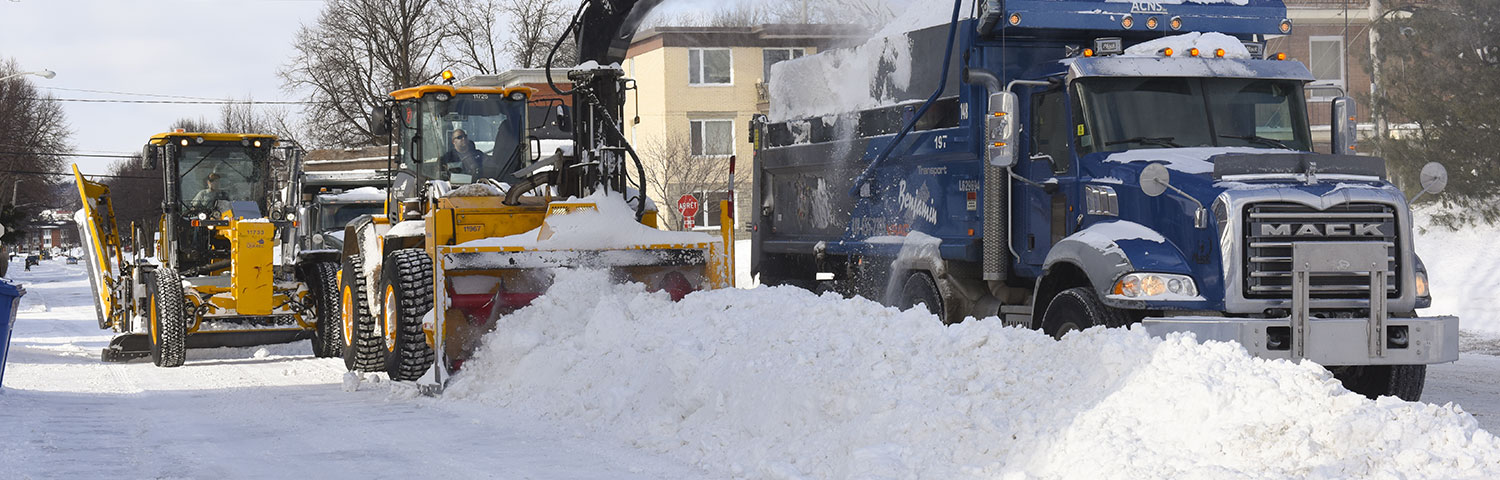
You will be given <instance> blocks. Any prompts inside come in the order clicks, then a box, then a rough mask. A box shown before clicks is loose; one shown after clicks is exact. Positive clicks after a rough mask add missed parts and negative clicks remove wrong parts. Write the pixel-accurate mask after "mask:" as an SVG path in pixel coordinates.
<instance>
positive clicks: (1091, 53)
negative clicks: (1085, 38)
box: [1083, 48, 1094, 57]
mask: <svg viewBox="0 0 1500 480" xmlns="http://www.w3.org/2000/svg"><path fill="white" fill-rule="evenodd" d="M1083 56H1085V57H1092V56H1094V49H1092V48H1085V49H1083Z"/></svg>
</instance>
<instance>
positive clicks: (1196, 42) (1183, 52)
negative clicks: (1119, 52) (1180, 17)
mask: <svg viewBox="0 0 1500 480" xmlns="http://www.w3.org/2000/svg"><path fill="white" fill-rule="evenodd" d="M1199 1H1200V2H1201V3H1209V2H1207V1H1206V0H1199ZM1240 2H1244V0H1240ZM1238 5H1244V3H1238ZM1163 48H1171V49H1172V56H1174V57H1186V56H1188V50H1191V49H1193V48H1197V49H1198V51H1199V52H1200V53H1199V56H1201V57H1205V58H1211V57H1214V51H1215V50H1217V49H1220V48H1222V49H1224V58H1244V59H1248V58H1250V50H1248V49H1246V48H1245V44H1244V43H1241V42H1240V40H1239V39H1238V38H1234V37H1231V36H1229V35H1225V34H1222V33H1218V32H1208V33H1199V32H1190V33H1184V34H1181V35H1173V36H1170V37H1162V38H1158V39H1156V40H1151V41H1148V42H1143V43H1139V44H1136V45H1132V46H1130V47H1129V48H1126V49H1125V56H1129V57H1159V56H1161V53H1159V52H1160V51H1161V50H1162V49H1163Z"/></svg>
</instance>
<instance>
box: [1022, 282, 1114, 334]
mask: <svg viewBox="0 0 1500 480" xmlns="http://www.w3.org/2000/svg"><path fill="white" fill-rule="evenodd" d="M1129 324H1130V319H1129V318H1128V316H1127V315H1126V314H1125V312H1122V311H1120V310H1116V309H1114V308H1110V307H1109V306H1108V305H1105V304H1104V302H1102V301H1100V300H1099V295H1098V294H1095V293H1094V289H1092V288H1089V287H1074V288H1069V289H1067V290H1063V291H1062V292H1060V293H1058V294H1057V296H1055V297H1052V301H1051V302H1050V303H1048V304H1047V312H1046V313H1044V314H1042V331H1043V332H1046V333H1047V334H1048V335H1051V336H1052V338H1057V339H1061V338H1062V337H1063V335H1065V334H1067V333H1068V332H1071V331H1075V330H1087V329H1088V328H1089V327H1093V326H1095V325H1103V326H1105V327H1110V328H1114V327H1123V326H1126V325H1129Z"/></svg>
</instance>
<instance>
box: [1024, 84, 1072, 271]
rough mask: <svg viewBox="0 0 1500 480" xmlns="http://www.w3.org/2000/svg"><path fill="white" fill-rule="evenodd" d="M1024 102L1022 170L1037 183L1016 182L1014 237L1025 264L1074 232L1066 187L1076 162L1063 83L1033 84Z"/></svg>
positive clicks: (1032, 262)
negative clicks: (1026, 116) (1025, 149)
mask: <svg viewBox="0 0 1500 480" xmlns="http://www.w3.org/2000/svg"><path fill="white" fill-rule="evenodd" d="M1028 103H1029V105H1028V106H1029V107H1030V111H1031V115H1030V118H1029V122H1028V123H1027V125H1025V128H1024V130H1025V131H1026V132H1027V133H1028V138H1029V140H1030V141H1029V142H1028V144H1029V150H1028V154H1029V155H1028V157H1029V158H1027V159H1026V160H1023V161H1022V164H1023V165H1024V168H1022V169H1021V175H1022V176H1024V177H1026V178H1027V179H1029V180H1031V181H1032V182H1035V183H1036V184H1040V185H1041V186H1038V185H1029V184H1016V186H1015V188H1016V189H1017V190H1018V193H1019V195H1017V196H1016V201H1017V203H1018V205H1016V207H1017V208H1016V209H1015V212H1016V214H1018V215H1020V218H1017V219H1016V220H1017V221H1016V225H1017V226H1018V227H1019V228H1018V229H1017V230H1018V232H1017V234H1018V236H1019V238H1016V239H1015V241H1016V242H1017V243H1016V252H1017V253H1018V254H1020V256H1021V260H1022V261H1023V263H1025V264H1029V265H1035V266H1040V265H1041V264H1042V262H1043V261H1044V260H1046V257H1047V251H1048V250H1049V249H1051V247H1052V244H1053V243H1055V242H1057V241H1058V240H1061V239H1062V238H1063V237H1064V236H1067V235H1068V234H1069V233H1072V232H1071V231H1072V228H1070V225H1071V223H1070V222H1068V220H1067V219H1068V217H1069V216H1070V212H1069V209H1068V205H1069V204H1070V202H1068V198H1067V192H1070V191H1071V190H1072V188H1073V187H1074V186H1075V184H1076V181H1075V178H1076V170H1077V167H1076V165H1075V163H1076V162H1075V159H1074V156H1073V149H1072V147H1071V139H1072V138H1073V133H1072V128H1071V125H1072V122H1071V121H1070V119H1069V118H1068V113H1069V111H1070V109H1069V108H1068V95H1067V92H1066V90H1065V89H1064V88H1063V87H1062V85H1057V86H1054V87H1043V88H1038V89H1034V90H1033V93H1032V95H1031V98H1030V101H1029V102H1028Z"/></svg>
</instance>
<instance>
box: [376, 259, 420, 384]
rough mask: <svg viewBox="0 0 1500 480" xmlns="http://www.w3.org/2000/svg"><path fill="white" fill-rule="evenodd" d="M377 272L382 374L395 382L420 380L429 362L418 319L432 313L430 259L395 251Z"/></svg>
mask: <svg viewBox="0 0 1500 480" xmlns="http://www.w3.org/2000/svg"><path fill="white" fill-rule="evenodd" d="M381 270H382V275H381V277H382V278H381V282H380V283H381V285H380V294H381V302H380V305H381V316H380V318H381V321H382V322H383V326H384V329H383V330H384V334H385V335H384V336H385V372H386V374H388V375H390V377H391V380H392V381H398V382H400V381H412V380H416V379H418V378H422V374H424V373H426V372H427V369H428V368H429V367H431V366H432V359H433V352H432V346H431V345H428V344H427V335H426V334H425V333H423V332H422V317H423V316H425V315H427V312H428V311H429V310H432V259H431V258H429V257H428V256H427V252H425V251H422V249H419V248H407V249H402V250H397V251H395V252H392V253H391V255H390V256H389V257H386V259H385V268H383V269H381Z"/></svg>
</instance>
